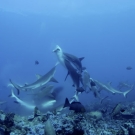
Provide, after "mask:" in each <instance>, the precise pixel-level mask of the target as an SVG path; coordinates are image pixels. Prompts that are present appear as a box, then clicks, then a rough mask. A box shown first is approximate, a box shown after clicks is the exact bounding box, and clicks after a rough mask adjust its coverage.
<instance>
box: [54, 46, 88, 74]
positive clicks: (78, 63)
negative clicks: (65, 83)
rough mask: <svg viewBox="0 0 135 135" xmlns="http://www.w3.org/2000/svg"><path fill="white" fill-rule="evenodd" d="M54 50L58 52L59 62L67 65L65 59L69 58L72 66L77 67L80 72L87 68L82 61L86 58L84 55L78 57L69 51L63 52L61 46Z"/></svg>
mask: <svg viewBox="0 0 135 135" xmlns="http://www.w3.org/2000/svg"><path fill="white" fill-rule="evenodd" d="M53 52H54V53H55V54H56V56H57V58H58V60H59V62H60V63H61V64H62V65H63V66H64V67H66V66H65V63H64V61H65V60H67V61H69V62H70V63H72V66H73V67H74V68H75V69H77V71H78V72H79V73H82V71H83V70H84V69H86V68H85V67H82V63H81V61H82V60H83V59H84V57H81V58H78V57H76V56H75V55H72V54H69V53H65V52H63V50H62V48H61V47H60V46H58V45H57V46H56V48H55V49H54V50H53Z"/></svg>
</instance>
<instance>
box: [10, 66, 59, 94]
mask: <svg viewBox="0 0 135 135" xmlns="http://www.w3.org/2000/svg"><path fill="white" fill-rule="evenodd" d="M56 66H57V64H56V65H55V66H54V67H53V68H52V69H51V70H50V71H49V72H47V73H46V74H45V75H43V76H41V77H40V78H39V79H38V80H36V81H35V82H33V83H31V84H28V85H25V86H19V85H17V84H15V83H14V82H12V80H11V79H10V82H11V84H12V85H13V86H14V87H15V88H16V89H17V92H18V94H19V93H20V90H32V89H36V88H39V87H41V86H43V85H45V84H47V83H48V82H55V83H58V81H57V80H56V79H55V78H54V77H53V76H54V74H55V71H56Z"/></svg>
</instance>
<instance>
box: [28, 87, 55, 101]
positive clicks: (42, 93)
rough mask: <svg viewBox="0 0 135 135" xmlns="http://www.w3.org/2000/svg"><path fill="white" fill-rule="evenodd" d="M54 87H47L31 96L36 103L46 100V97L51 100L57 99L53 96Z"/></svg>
mask: <svg viewBox="0 0 135 135" xmlns="http://www.w3.org/2000/svg"><path fill="white" fill-rule="evenodd" d="M52 89H53V86H52V85H47V86H45V87H43V88H42V90H38V91H37V92H34V93H33V92H32V93H30V94H29V95H31V96H32V97H33V99H34V100H36V101H41V100H44V98H45V97H50V98H55V97H54V95H53V94H52Z"/></svg>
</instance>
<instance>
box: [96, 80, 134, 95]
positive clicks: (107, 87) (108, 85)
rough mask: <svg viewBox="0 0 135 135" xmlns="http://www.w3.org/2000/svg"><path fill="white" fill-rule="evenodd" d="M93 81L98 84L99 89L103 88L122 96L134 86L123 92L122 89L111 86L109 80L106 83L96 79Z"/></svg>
mask: <svg viewBox="0 0 135 135" xmlns="http://www.w3.org/2000/svg"><path fill="white" fill-rule="evenodd" d="M94 82H95V83H96V84H97V85H98V86H99V88H100V89H103V90H106V91H109V92H111V93H113V94H115V93H117V94H122V95H123V96H124V97H126V96H127V94H128V93H129V92H130V91H132V90H133V89H134V86H132V88H130V89H129V90H127V91H125V92H122V91H119V90H117V89H115V88H113V87H112V86H111V82H109V83H108V84H107V85H105V84H103V83H101V82H99V81H97V80H94Z"/></svg>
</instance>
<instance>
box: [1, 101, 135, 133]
mask: <svg viewBox="0 0 135 135" xmlns="http://www.w3.org/2000/svg"><path fill="white" fill-rule="evenodd" d="M0 135H135V103H134V102H132V103H129V104H126V105H125V107H124V111H123V110H122V111H121V109H119V108H118V105H116V106H115V107H114V108H113V109H112V111H111V113H110V112H107V111H103V110H96V111H95V110H92V111H86V112H85V113H74V112H73V111H68V112H67V113H59V114H57V113H56V112H55V113H54V112H49V111H48V112H47V113H45V114H42V113H40V112H39V110H37V108H36V110H34V112H33V114H32V115H31V116H28V117H24V116H19V115H16V114H14V113H4V112H3V111H0Z"/></svg>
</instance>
